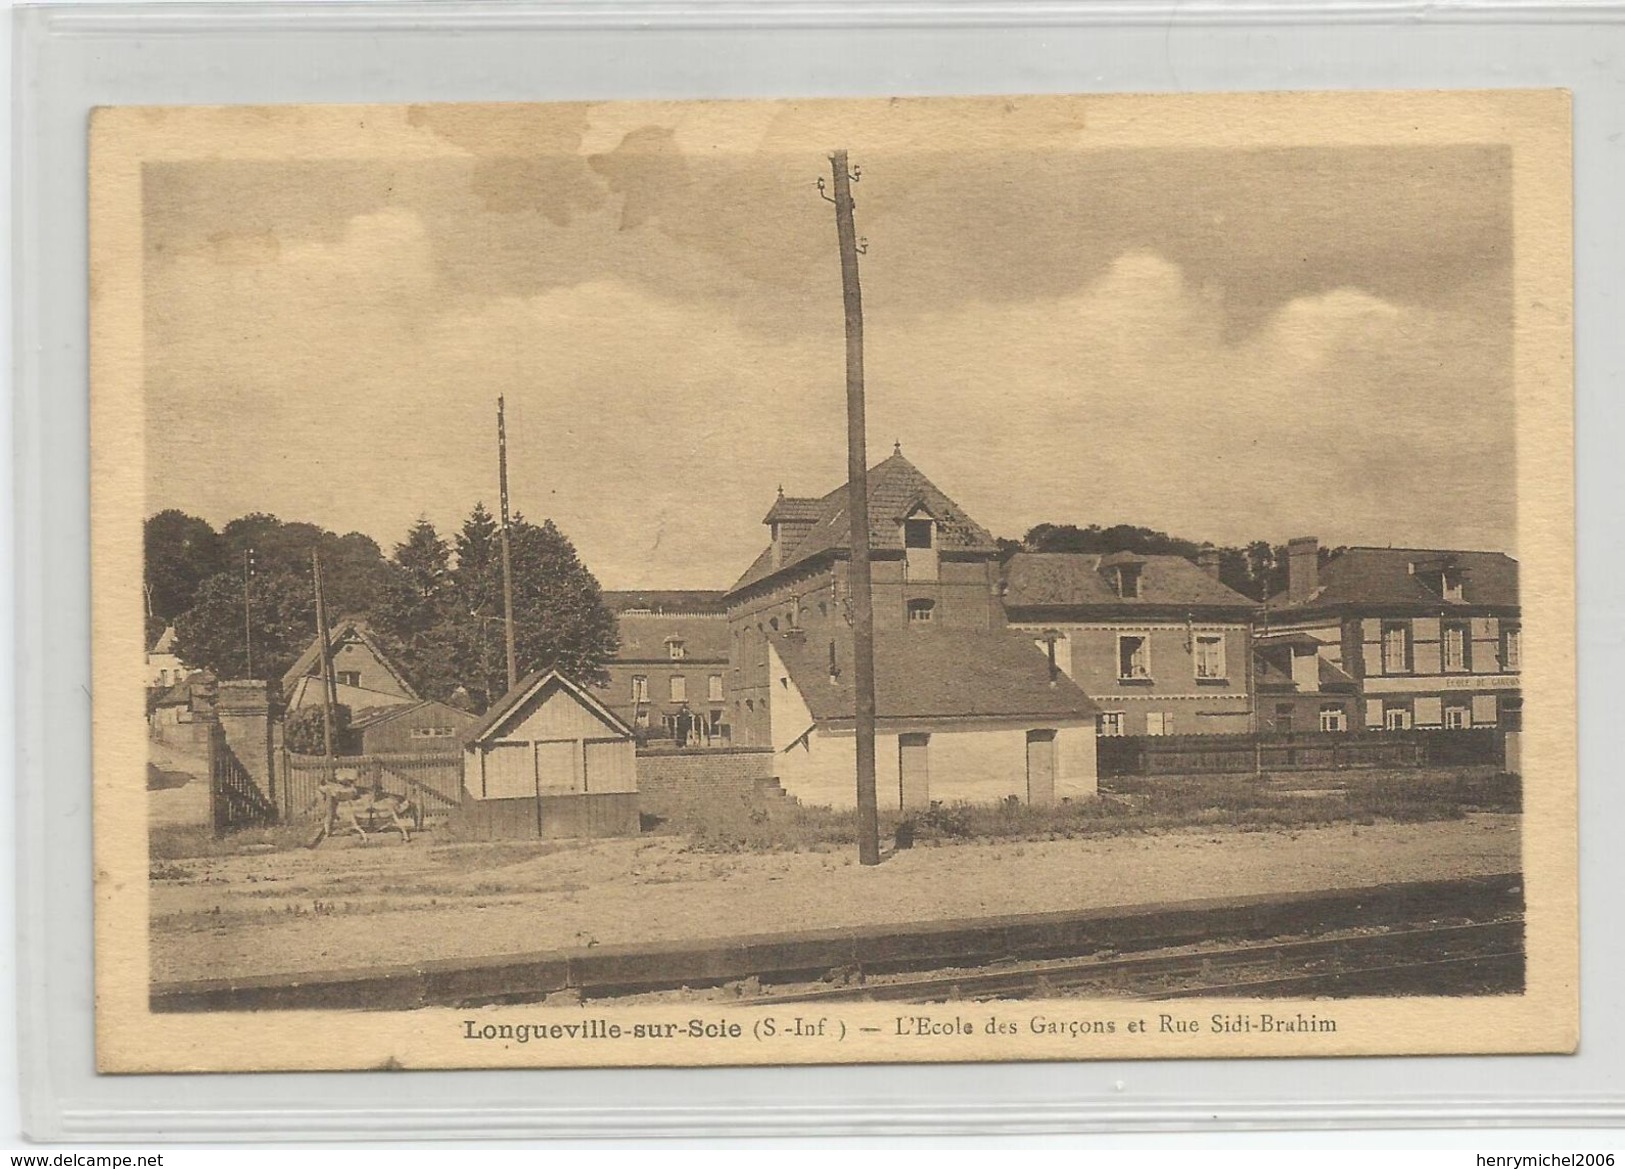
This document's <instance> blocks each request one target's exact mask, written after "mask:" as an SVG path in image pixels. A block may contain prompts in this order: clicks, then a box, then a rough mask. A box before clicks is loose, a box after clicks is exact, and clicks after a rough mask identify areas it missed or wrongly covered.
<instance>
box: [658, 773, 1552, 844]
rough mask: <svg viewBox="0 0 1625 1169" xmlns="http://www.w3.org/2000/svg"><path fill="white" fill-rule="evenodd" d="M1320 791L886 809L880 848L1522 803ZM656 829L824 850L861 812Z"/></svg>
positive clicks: (1143, 784)
mask: <svg viewBox="0 0 1625 1169" xmlns="http://www.w3.org/2000/svg"><path fill="white" fill-rule="evenodd" d="M1320 782H1321V783H1322V784H1324V785H1325V786H1321V787H1317V788H1313V789H1310V790H1307V791H1305V790H1301V789H1298V788H1295V787H1293V786H1291V785H1290V784H1283V783H1281V782H1279V780H1278V778H1277V777H1270V776H1265V777H1262V778H1259V777H1253V776H1245V777H1236V776H1196V777H1187V776H1158V777H1152V778H1134V779H1121V780H1114V781H1113V785H1112V789H1111V790H1108V791H1103V792H1102V793H1101V795H1100V798H1099V799H1094V800H1083V801H1076V802H1070V803H1062V804H1057V805H1055V806H1053V807H1033V806H1031V805H1028V804H1025V803H1022V802H1021V801H1020V800H1017V799H1015V798H1013V797H1012V798H1011V799H1008V800H1006V801H1004V802H1003V803H998V804H966V803H937V804H932V805H931V807H930V808H928V809H924V810H921V811H918V812H915V813H912V814H910V815H907V816H905V815H903V814H902V813H900V812H896V811H884V810H883V811H882V812H881V813H880V834H881V844H882V847H883V848H884V847H889V846H890V845H891V844H892V843H894V842H895V843H898V844H901V845H903V846H904V847H910V846H912V847H919V846H921V845H925V846H928V847H929V846H931V845H933V844H940V843H944V842H950V841H977V840H1009V841H1023V840H1067V839H1074V838H1079V837H1100V836H1119V835H1127V834H1132V833H1144V832H1161V831H1170V830H1175V829H1184V828H1216V829H1223V830H1228V831H1238V832H1263V831H1273V830H1285V829H1295V828H1310V827H1319V826H1323V825H1329V824H1340V823H1354V824H1374V823H1377V822H1379V821H1385V822H1390V823H1421V822H1426V821H1436V820H1459V819H1461V818H1462V817H1464V816H1466V815H1467V814H1468V813H1469V812H1476V811H1493V812H1516V811H1518V810H1519V808H1520V805H1521V797H1520V792H1521V787H1520V784H1519V781H1518V778H1517V777H1516V776H1506V775H1494V774H1487V773H1483V772H1478V773H1469V772H1461V773H1456V772H1450V773H1444V772H1440V771H1412V772H1402V771H1395V772H1372V773H1350V772H1341V773H1329V774H1327V775H1326V778H1324V779H1322V780H1321V781H1320ZM657 831H659V832H661V833H667V834H674V835H678V836H682V837H684V838H686V839H687V841H688V845H689V847H690V848H692V849H693V850H695V851H697V852H715V853H727V852H822V851H830V850H835V849H841V848H844V847H847V846H851V845H854V844H856V843H857V814H856V813H855V812H853V811H834V810H831V809H829V808H808V807H802V806H800V805H799V804H794V803H790V802H784V803H778V802H772V803H766V804H764V803H758V802H755V801H748V800H739V801H736V802H728V801H719V802H717V803H714V804H710V805H708V806H706V807H705V808H704V809H703V810H697V809H696V810H690V811H686V812H684V813H681V814H679V815H677V816H674V817H673V818H672V819H670V820H668V821H665V822H663V823H662V824H660V825H659V827H658V828H657ZM905 842H906V843H905Z"/></svg>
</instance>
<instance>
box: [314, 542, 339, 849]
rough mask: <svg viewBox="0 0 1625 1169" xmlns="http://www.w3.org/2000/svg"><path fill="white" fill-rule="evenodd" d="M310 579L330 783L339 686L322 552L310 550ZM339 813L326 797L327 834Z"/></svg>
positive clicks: (325, 771)
mask: <svg viewBox="0 0 1625 1169" xmlns="http://www.w3.org/2000/svg"><path fill="white" fill-rule="evenodd" d="M310 580H311V585H312V586H313V587H314V588H315V590H316V644H317V645H318V646H319V647H320V649H321V655H322V656H321V663H322V760H323V763H322V775H323V778H324V779H325V780H326V782H327V783H328V784H332V782H333V703H334V699H335V697H336V693H337V689H338V688H337V686H335V685H334V682H333V652H332V650H333V647H332V643H331V641H330V640H329V637H330V636H331V635H330V634H329V633H328V629H327V602H326V600H325V598H324V597H323V596H322V554H321V553H320V552H318V551H317V550H316V549H314V548H312V549H311V550H310ZM337 816H338V800H336V799H335V798H333V797H332V796H328V797H327V816H326V819H325V820H324V821H323V831H324V834H330V833H331V832H332V831H333V821H334V819H335V818H336V817H337Z"/></svg>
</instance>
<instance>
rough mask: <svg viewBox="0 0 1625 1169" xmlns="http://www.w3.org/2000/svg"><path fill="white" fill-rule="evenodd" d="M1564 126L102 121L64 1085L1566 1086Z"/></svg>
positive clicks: (616, 113)
mask: <svg viewBox="0 0 1625 1169" xmlns="http://www.w3.org/2000/svg"><path fill="white" fill-rule="evenodd" d="M1569 117H1570V115H1569V106H1568V101H1567V96H1566V95H1565V94H1563V93H1561V92H1558V91H1499V92H1457V93H1429V94H1424V93H1411V94H1384V93H1365V94H1353V93H1343V94H1332V93H1322V94H1270V95H1245V94H1237V95H1206V96H1168V97H1108V96H1096V97H1008V98H1005V97H996V98H977V99H910V100H899V99H892V100H873V101H770V102H769V101H764V102H671V103H617V102H604V103H593V104H568V105H565V104H545V105H544V104H537V105H524V104H514V105H468V106H458V105H422V106H367V107H362V106H354V107H345V106H323V107H294V106H289V107H218V108H203V107H196V108H187V107H175V108H164V109H158V108H145V109H136V108H128V109H120V108H111V109H103V110H100V111H98V112H97V114H96V117H95V119H94V120H93V123H92V127H91V254H92V298H91V299H92V387H91V394H92V466H93V484H92V488H93V516H92V525H93V534H94V544H95V547H94V553H93V556H94V561H95V580H94V594H95V595H94V610H95V611H94V621H93V624H94V649H95V661H94V675H95V687H96V688H95V711H96V713H95V759H96V773H95V777H94V781H95V794H96V802H95V809H94V830H95V837H96V850H97V851H96V856H97V907H96V930H97V980H98V981H97V986H98V1003H97V1012H98V1060H99V1066H100V1067H101V1068H102V1070H105V1071H248V1070H272V1069H314V1068H332V1069H342V1068H349V1067H356V1068H362V1067H380V1066H384V1067H403V1068H410V1067H445V1068H456V1067H485V1066H516V1067H521V1066H574V1065H599V1064H601V1065H627V1064H667V1065H690V1064H716V1063H806V1062H825V1063H829V1062H849V1061H850V1062H875V1061H881V1062H911V1061H925V1060H1009V1059H1080V1058H1101V1057H1110V1058H1136V1057H1147V1058H1150V1057H1156V1058H1165V1057H1175V1058H1177V1057H1182V1056H1190V1057H1196V1056H1200V1057H1212V1056H1258V1055H1264V1056H1271V1055H1277V1056H1278V1055H1349V1054H1405V1053H1419V1054H1420V1053H1454V1052H1487V1053H1493V1052H1519V1051H1525V1052H1527V1051H1545V1052H1552V1051H1570V1050H1573V1047H1574V1044H1575V1042H1576V1036H1577V1034H1578V1008H1577V989H1576V978H1577V975H1576V970H1577V946H1578V938H1577V932H1576V917H1575V897H1576V893H1575V884H1576V869H1575V841H1574V837H1575V831H1576V820H1575V792H1576V784H1577V775H1576V766H1575V756H1574V707H1575V680H1574V657H1573V655H1574V613H1573V563H1574V560H1573V558H1574V541H1573V502H1572V422H1571V418H1572V368H1571V357H1570V347H1571V329H1572V325H1571V300H1572V280H1571V275H1570V268H1569V265H1570V235H1569V232H1570V229H1569V218H1570V200H1571V195H1570V186H1569V165H1570V161H1569ZM1526 631H1527V634H1528V636H1527V637H1526V636H1525V634H1526ZM138 637H139V640H140V644H139V645H137V644H136V641H137V638H138ZM138 663H139V665H138ZM138 702H139V703H140V704H141V705H139V706H138V705H137V703H138ZM143 776H144V782H143ZM318 1036H319V1037H321V1039H320V1040H319V1041H314V1040H315V1037H318Z"/></svg>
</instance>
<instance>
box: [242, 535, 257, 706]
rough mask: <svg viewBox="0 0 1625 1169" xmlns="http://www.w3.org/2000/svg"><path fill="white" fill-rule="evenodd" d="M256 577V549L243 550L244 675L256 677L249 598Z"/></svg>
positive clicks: (251, 602) (252, 611) (252, 615)
mask: <svg viewBox="0 0 1625 1169" xmlns="http://www.w3.org/2000/svg"><path fill="white" fill-rule="evenodd" d="M253 575H254V549H252V548H244V549H243V659H244V662H243V674H244V676H246V677H248V678H253V677H254V602H253V601H252V600H251V599H250V598H249V594H248V582H249V578H250V577H252V576H253Z"/></svg>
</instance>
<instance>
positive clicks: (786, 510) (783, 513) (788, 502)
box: [762, 495, 824, 524]
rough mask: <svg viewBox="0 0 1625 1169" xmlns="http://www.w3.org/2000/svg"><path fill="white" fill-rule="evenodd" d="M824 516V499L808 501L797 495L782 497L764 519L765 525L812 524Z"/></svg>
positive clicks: (774, 503) (774, 502) (775, 501)
mask: <svg viewBox="0 0 1625 1169" xmlns="http://www.w3.org/2000/svg"><path fill="white" fill-rule="evenodd" d="M823 514H824V501H823V500H822V499H806V498H803V497H801V496H797V495H780V496H779V497H778V499H776V500H774V501H773V506H772V507H771V508H769V509H768V512H767V515H766V516H764V517H763V518H762V522H763V523H764V524H772V523H780V522H782V523H792V524H793V523H811V522H814V521H816V520H817V519H818V518H819V517H820V516H822V515H823Z"/></svg>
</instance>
